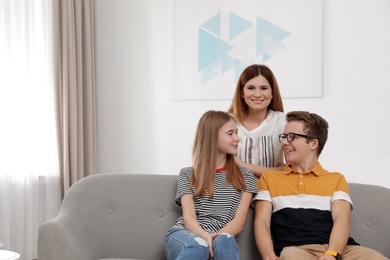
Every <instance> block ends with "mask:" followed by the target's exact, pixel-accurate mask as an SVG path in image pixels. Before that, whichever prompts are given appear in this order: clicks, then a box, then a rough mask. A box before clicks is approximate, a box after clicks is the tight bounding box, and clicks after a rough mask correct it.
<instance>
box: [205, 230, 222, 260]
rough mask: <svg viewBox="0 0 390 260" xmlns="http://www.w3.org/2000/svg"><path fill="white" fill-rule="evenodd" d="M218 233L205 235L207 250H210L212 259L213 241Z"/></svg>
mask: <svg viewBox="0 0 390 260" xmlns="http://www.w3.org/2000/svg"><path fill="white" fill-rule="evenodd" d="M218 235H219V234H218V233H214V234H210V235H209V236H207V239H206V241H207V244H208V245H209V251H210V259H213V257H214V253H213V241H214V239H215V238H216V237H217V236H218Z"/></svg>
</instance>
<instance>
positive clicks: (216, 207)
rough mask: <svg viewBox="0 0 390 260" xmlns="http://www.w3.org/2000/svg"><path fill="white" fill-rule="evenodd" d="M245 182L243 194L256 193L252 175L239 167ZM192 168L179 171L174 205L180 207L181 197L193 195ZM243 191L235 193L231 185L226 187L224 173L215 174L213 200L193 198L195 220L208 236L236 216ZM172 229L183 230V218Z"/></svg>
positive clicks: (204, 197)
mask: <svg viewBox="0 0 390 260" xmlns="http://www.w3.org/2000/svg"><path fill="white" fill-rule="evenodd" d="M240 169H241V172H242V174H243V175H244V179H245V182H246V186H247V187H246V189H245V190H244V191H245V192H250V193H254V194H255V193H257V188H256V184H255V179H254V176H253V173H252V172H251V171H249V170H248V169H246V168H244V167H240ZM191 176H192V167H187V168H183V169H181V170H180V174H179V181H178V184H177V193H176V198H175V204H176V205H178V206H181V197H182V196H183V195H186V194H194V192H195V187H192V188H190V182H191ZM244 191H241V192H237V191H236V189H235V188H234V186H233V185H232V184H229V185H226V171H222V172H217V173H216V175H215V181H214V198H213V199H210V198H209V197H208V196H196V197H194V203H195V213H196V218H197V220H198V223H199V224H200V226H201V227H202V228H203V230H205V231H206V232H209V233H210V234H212V233H216V232H218V231H219V230H220V229H222V228H223V227H224V226H225V225H226V224H228V223H229V222H230V221H231V220H232V219H233V217H234V215H235V214H236V211H237V208H238V206H239V204H240V202H241V198H242V194H243V192H244ZM173 228H185V225H184V219H183V216H181V217H179V218H178V219H177V220H176V222H175V225H174V226H173Z"/></svg>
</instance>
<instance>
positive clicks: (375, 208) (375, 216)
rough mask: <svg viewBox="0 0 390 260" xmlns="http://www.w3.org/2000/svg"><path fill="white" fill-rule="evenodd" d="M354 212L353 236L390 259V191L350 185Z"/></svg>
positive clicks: (374, 187) (363, 185)
mask: <svg viewBox="0 0 390 260" xmlns="http://www.w3.org/2000/svg"><path fill="white" fill-rule="evenodd" d="M348 185H349V189H350V193H351V198H352V203H353V211H352V217H351V236H352V237H353V238H354V239H355V240H356V242H358V243H359V244H361V245H362V246H366V247H369V248H372V249H375V250H377V251H379V252H381V253H382V254H384V255H385V256H387V257H390V217H389V215H388V214H390V189H388V188H385V187H381V186H377V185H368V184H360V183H349V184H348Z"/></svg>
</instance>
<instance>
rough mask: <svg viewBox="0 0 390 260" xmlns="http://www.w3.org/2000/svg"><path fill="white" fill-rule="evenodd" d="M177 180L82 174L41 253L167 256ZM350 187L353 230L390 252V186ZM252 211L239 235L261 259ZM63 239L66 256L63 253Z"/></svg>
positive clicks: (47, 227)
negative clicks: (165, 248)
mask: <svg viewBox="0 0 390 260" xmlns="http://www.w3.org/2000/svg"><path fill="white" fill-rule="evenodd" d="M176 186H177V175H148V174H97V175H92V176H88V177H85V178H83V179H81V180H80V181H78V182H77V183H76V184H74V185H73V186H72V187H71V188H70V189H69V191H68V192H67V194H66V196H65V198H64V200H63V203H62V206H61V209H60V213H59V215H58V216H57V217H56V218H55V219H53V220H50V221H48V222H47V223H44V224H43V225H42V226H41V227H40V231H39V238H38V257H39V259H40V260H41V259H42V260H45V259H61V260H64V259H83V260H88V259H105V258H134V259H146V260H148V259H153V260H156V259H157V260H158V259H165V253H164V236H165V234H166V232H167V231H168V229H170V228H171V227H172V225H173V224H174V221H175V220H176V218H177V217H179V216H180V215H181V209H180V208H179V207H177V206H175V205H174V197H175V194H176V188H177V187H176ZM350 190H351V195H352V199H353V201H354V207H355V208H354V211H353V216H352V236H353V237H354V238H355V240H356V241H357V242H359V243H361V244H362V245H364V246H368V247H371V248H374V249H377V250H378V251H380V252H382V253H384V254H385V255H387V256H390V246H389V245H390V244H389V243H390V238H389V234H390V218H389V217H388V216H387V213H389V212H390V204H389V199H390V189H386V188H383V187H378V186H372V185H363V184H353V183H351V184H350ZM253 214H254V211H253V209H250V211H249V214H248V219H247V221H246V224H245V227H244V230H243V232H242V233H241V234H240V235H239V237H238V243H239V245H240V250H241V259H245V260H251V259H261V257H260V255H259V253H258V251H257V249H256V245H255V242H254V239H253ZM54 226H56V228H55V232H54V231H53V227H54ZM61 232H64V233H68V234H67V236H68V237H66V236H65V235H61V234H60V233H61ZM69 234H71V237H69ZM59 243H63V244H62V245H60V244H59ZM63 245H66V246H67V248H66V249H64V251H63V252H64V253H63V254H64V255H65V254H66V255H67V256H61V253H60V252H61V250H63V249H61V247H64V246H63Z"/></svg>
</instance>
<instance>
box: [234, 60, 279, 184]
mask: <svg viewBox="0 0 390 260" xmlns="http://www.w3.org/2000/svg"><path fill="white" fill-rule="evenodd" d="M228 113H230V114H232V115H233V116H234V118H235V119H236V121H237V123H238V134H239V136H240V138H241V142H240V144H239V147H238V152H237V163H238V164H239V165H241V166H245V167H246V168H248V169H250V170H251V171H252V172H253V173H254V175H255V176H256V177H260V175H261V174H262V173H263V172H266V171H269V170H282V169H283V166H284V159H283V151H282V146H281V144H280V142H279V139H278V138H279V134H281V133H283V130H284V126H285V124H286V121H285V114H284V110H283V102H282V98H281V95H280V92H279V86H278V83H277V81H276V78H275V76H274V74H273V73H272V71H271V70H270V69H269V68H268V67H267V66H265V65H258V64H254V65H251V66H249V67H247V68H246V69H245V70H244V71H243V72H242V73H241V76H240V78H239V80H238V82H237V86H236V90H235V94H234V97H233V100H232V104H231V105H230V108H229V110H228Z"/></svg>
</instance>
